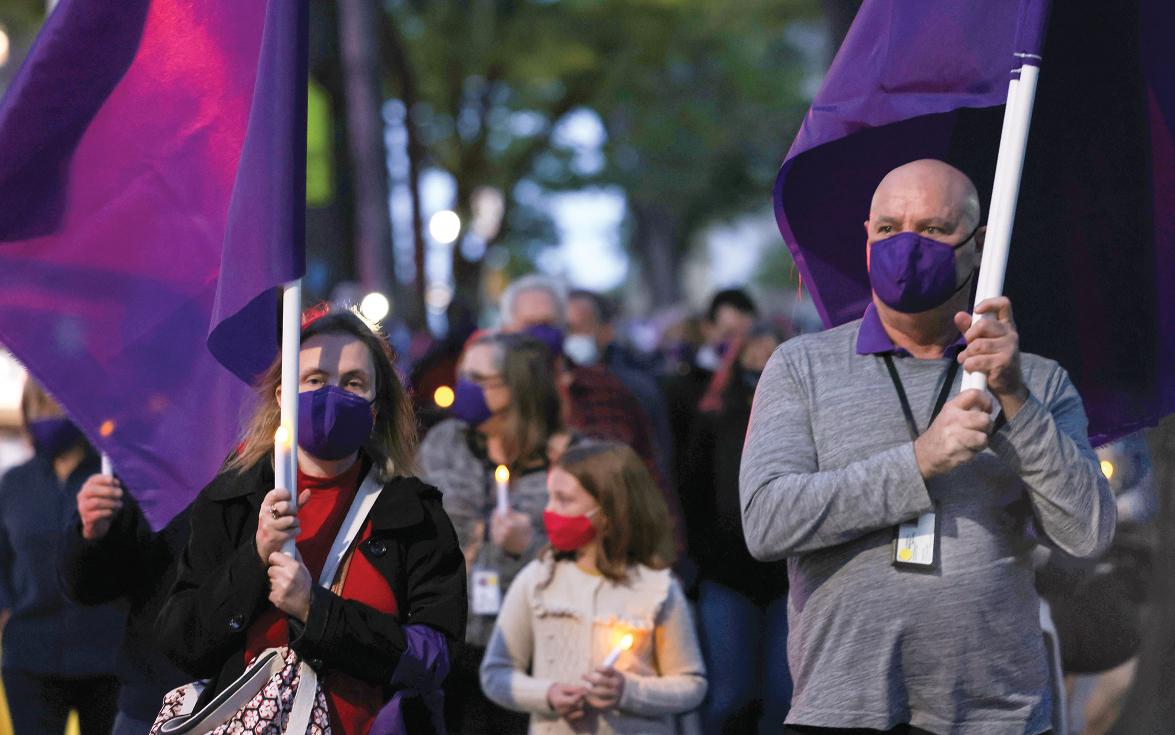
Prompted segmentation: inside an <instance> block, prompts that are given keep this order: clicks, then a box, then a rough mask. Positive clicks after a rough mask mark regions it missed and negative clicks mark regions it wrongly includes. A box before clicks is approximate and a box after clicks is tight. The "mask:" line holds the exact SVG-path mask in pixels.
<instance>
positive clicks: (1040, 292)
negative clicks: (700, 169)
mask: <svg viewBox="0 0 1175 735" xmlns="http://www.w3.org/2000/svg"><path fill="white" fill-rule="evenodd" d="M1173 16H1175V9H1170V8H1168V7H1166V6H1165V5H1164V4H1163V3H1161V2H1159V1H1158V0H1132V2H1125V3H1122V4H1113V5H1112V6H1109V5H1106V4H1102V3H1097V2H1095V1H1094V0H1068V1H1067V2H1065V3H1057V4H1054V6H1053V8H1052V12H1051V13H1050V12H1049V9H1048V4H1047V3H1046V2H1041V1H1039V0H989V1H985V2H962V1H961V0H950V1H949V2H939V3H932V4H914V3H904V2H900V0H866V1H865V3H864V4H863V5H862V7H861V10H860V12H859V13H858V15H857V18H856V19H855V21H854V23H853V26H852V28H851V30H850V31H849V33H848V36H847V37H846V38H845V41H844V44H843V45H842V46H841V49H840V51H839V53H838V54H837V56H836V59H835V60H834V61H833V64H832V67H831V68H830V69H829V72H828V75H827V77H826V78H825V81H824V83H823V86H822V87H821V89H820V91H819V92H818V94H817V96H816V98H815V100H814V101H813V103H812V108H811V110H810V111H809V113H808V115H807V117H806V118H805V120H804V123H803V126H802V127H801V129H800V132H799V134H798V135H797V136H796V139H795V142H794V143H793V145H792V147H791V149H790V150H789V152H788V154H787V156H786V158H785V160H784V163H783V165H782V167H781V169H780V172H779V176H778V178H777V179H776V186H775V192H774V202H775V214H776V220H777V222H778V224H779V228H780V231H781V233H782V234H783V237H784V240H785V241H786V242H787V245H788V247H789V248H790V250H791V252H792V255H793V256H794V258H795V262H796V265H797V267H798V268H799V270H800V273H801V274H802V276H803V279H804V283H805V285H806V287H807V288H808V290H809V292H810V293H811V295H812V298H813V300H814V302H815V304H816V307H817V309H818V311H819V313H820V315H821V318H822V319H823V320H824V323H825V325H827V326H832V325H835V324H842V323H844V322H846V321H851V320H853V319H857V318H859V317H860V316H861V314H862V312H863V311H864V308H865V306H866V305H867V304H868V303H869V299H870V289H869V281H868V276H867V273H866V270H865V232H864V227H863V222H864V221H865V219H866V218H867V217H868V212H869V201H870V197H871V195H872V192H873V189H874V188H875V187H876V185H877V183H878V182H879V181H880V180H881V178H882V176H884V175H885V173H886V172H888V171H889V170H891V169H893V168H895V167H896V166H899V165H901V164H903V163H906V162H908V161H912V160H915V159H919V158H939V159H943V160H946V161H948V162H950V163H952V164H954V165H955V166H958V167H959V168H961V169H962V170H963V171H965V172H966V173H968V174H969V175H970V176H971V178H972V179H973V180H974V181H975V183H976V185H977V186H978V187H979V190H980V196H981V198H984V199H986V198H987V197H988V196H989V195H990V192H991V183H992V179H993V174H994V169H995V161H996V152H997V150H998V145H999V136H1000V128H1001V123H1002V118H1003V104H1004V101H1005V100H1006V98H1007V89H1008V80H1009V72H1010V71H1011V70H1013V68H1018V67H1019V66H1020V65H1022V64H1025V63H1028V64H1039V65H1040V66H1041V74H1040V83H1039V87H1038V91H1037V100H1036V107H1035V111H1034V116H1033V123H1032V131H1031V133H1030V135H1029V143H1028V154H1027V159H1026V161H1025V170H1024V175H1023V179H1022V183H1021V194H1020V204H1019V207H1018V210H1017V217H1016V222H1015V227H1014V230H1013V236H1012V249H1011V255H1010V260H1009V265H1008V275H1007V279H1006V282H1005V291H1006V293H1007V294H1008V296H1009V297H1010V298H1011V299H1012V302H1013V305H1014V307H1015V312H1016V319H1017V323H1018V326H1019V328H1020V332H1021V345H1022V346H1023V348H1024V349H1026V350H1028V351H1031V352H1036V353H1040V354H1044V355H1046V356H1049V357H1052V358H1054V359H1057V360H1058V361H1060V362H1061V364H1062V365H1063V366H1064V367H1065V368H1066V369H1067V370H1068V371H1069V372H1070V374H1071V375H1072V377H1073V379H1074V381H1075V382H1076V384H1077V387H1078V389H1079V390H1080V391H1081V394H1082V396H1083V398H1084V399H1085V403H1086V411H1087V413H1088V415H1089V418H1090V436H1091V438H1092V439H1093V441H1094V442H1095V443H1102V442H1105V441H1109V440H1111V439H1113V438H1115V437H1117V436H1121V435H1123V434H1125V433H1128V432H1130V431H1133V430H1135V429H1138V428H1141V427H1143V426H1146V425H1150V424H1153V423H1154V422H1155V421H1156V420H1157V419H1158V418H1160V417H1162V416H1164V415H1166V414H1168V413H1171V412H1172V411H1175V354H1173V346H1172V342H1173V341H1175V294H1173V291H1175V267H1173V263H1172V260H1173V258H1175V219H1173V218H1175V186H1172V182H1170V181H1164V178H1167V179H1169V178H1170V173H1169V171H1170V168H1169V166H1168V165H1165V164H1162V163H1161V161H1162V160H1163V159H1161V156H1162V155H1164V151H1166V155H1169V154H1170V150H1171V149H1170V144H1169V143H1170V138H1171V131H1172V123H1175V116H1173V115H1172V113H1175V110H1173V109H1171V105H1172V103H1173V102H1175V98H1173V96H1172V94H1171V92H1172V90H1171V89H1169V88H1170V87H1171V82H1170V81H1168V80H1169V79H1170V78H1171V77H1172V72H1173V71H1175V51H1173V49H1175V47H1172V46H1171V44H1170V43H1167V44H1166V45H1163V44H1162V43H1159V42H1155V41H1154V39H1156V38H1162V37H1163V36H1162V35H1160V34H1162V33H1170V32H1171V31H1172V30H1175V24H1173V22H1172V21H1173ZM1046 31H1047V32H1046ZM1148 39H1149V40H1148ZM1042 56H1043V62H1041V61H1040V58H1041V57H1042ZM1164 146H1167V148H1166V149H1164ZM985 211H986V207H985Z"/></svg>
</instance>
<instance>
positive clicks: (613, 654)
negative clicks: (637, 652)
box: [600, 633, 632, 669]
mask: <svg viewBox="0 0 1175 735" xmlns="http://www.w3.org/2000/svg"><path fill="white" fill-rule="evenodd" d="M630 648H632V633H625V634H624V637H623V638H621V639H620V642H619V643H617V644H616V647H615V648H613V649H612V650H611V651H610V652H609V653H608V656H607V657H606V658H605V659H604V661H603V663H601V664H600V666H602V667H603V668H605V669H610V668H612V667H613V666H615V665H616V661H617V660H618V659H619V658H620V654H622V653H624V652H625V651H627V650H628V649H630Z"/></svg>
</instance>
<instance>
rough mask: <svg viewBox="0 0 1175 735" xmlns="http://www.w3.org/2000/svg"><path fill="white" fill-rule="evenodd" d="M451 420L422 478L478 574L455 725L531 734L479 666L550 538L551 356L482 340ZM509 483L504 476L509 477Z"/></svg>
mask: <svg viewBox="0 0 1175 735" xmlns="http://www.w3.org/2000/svg"><path fill="white" fill-rule="evenodd" d="M455 393H456V400H455V401H454V404H453V407H452V415H453V416H452V418H449V419H446V420H445V421H442V422H441V423H439V424H437V425H436V426H435V427H433V429H432V430H431V431H430V432H429V433H428V435H427V436H426V437H425V439H424V442H423V443H422V445H421V449H420V463H421V466H422V468H423V476H424V478H425V479H426V480H427V481H428V482H431V483H433V484H434V485H436V486H437V487H439V488H441V490H442V491H443V493H444V504H445V510H447V511H448V513H449V515H450V517H452V519H453V523H454V525H455V526H456V527H457V537H458V539H460V541H461V548H462V550H463V551H464V552H465V559H466V563H467V565H468V567H469V573H470V590H471V593H472V599H471V603H472V604H471V612H472V613H473V614H472V616H471V618H470V621H469V628H468V630H467V632H466V644H467V645H466V646H465V648H464V650H463V653H462V654H461V655H460V657H459V658H458V659H457V662H456V665H455V666H454V670H453V676H452V681H453V684H454V687H457V688H460V689H461V691H462V692H463V695H462V697H461V698H460V699H459V700H458V699H456V698H453V699H450V700H449V707H448V709H449V712H448V719H449V723H450V725H451V726H452V727H453V728H454V729H456V730H460V732H462V733H478V732H486V733H500V732H508V731H515V730H517V728H518V727H520V726H521V727H525V720H524V719H523V718H519V717H517V716H516V715H513V713H509V712H504V711H502V710H501V709H500V708H498V707H496V706H494V705H493V704H492V703H490V702H489V701H488V700H486V699H485V698H484V697H483V696H482V695H481V689H480V687H479V686H478V683H477V681H478V680H477V676H478V674H477V671H478V666H480V664H481V657H482V655H483V654H484V652H485V645H486V643H487V642H488V641H489V636H490V631H491V630H492V628H493V623H494V618H495V617H496V616H497V612H498V606H499V604H500V602H501V595H502V594H504V593H505V591H506V589H507V588H508V587H509V586H510V583H511V581H512V580H513V579H514V576H515V575H516V574H517V573H518V571H519V570H520V569H521V568H522V567H523V566H525V565H526V564H527V563H528V562H529V561H531V560H532V559H534V558H535V556H536V555H537V554H538V552H539V550H540V549H542V548H543V546H545V545H546V535H545V534H544V533H543V531H542V514H543V508H544V507H545V506H546V504H547V488H546V476H547V468H548V466H549V465H550V462H551V460H552V459H553V458H554V457H556V456H557V455H558V453H559V452H560V451H561V450H562V449H563V448H564V447H565V445H566V443H567V441H568V435H567V434H566V433H565V432H564V431H563V428H562V424H561V421H560V412H559V405H560V404H559V393H558V390H557V389H556V386H555V379H554V374H553V371H552V366H551V357H550V352H549V351H548V350H547V348H546V347H545V346H544V345H543V344H542V343H541V342H539V341H537V340H535V339H533V338H530V337H527V336H525V335H521V334H483V335H480V336H475V337H474V338H473V339H472V340H471V341H470V343H469V344H468V345H467V347H466V349H465V352H464V354H463V355H462V357H461V361H460V363H459V366H458V381H457V385H456V390H455ZM499 466H504V467H505V468H506V469H507V470H508V471H509V479H508V481H507V482H506V485H507V488H506V489H507V505H508V507H507V508H506V509H505V512H502V511H501V510H500V509H499V508H498V501H497V496H498V478H496V477H495V475H496V474H497V473H498V467H499ZM503 479H504V478H503Z"/></svg>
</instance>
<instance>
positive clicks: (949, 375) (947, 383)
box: [881, 353, 959, 439]
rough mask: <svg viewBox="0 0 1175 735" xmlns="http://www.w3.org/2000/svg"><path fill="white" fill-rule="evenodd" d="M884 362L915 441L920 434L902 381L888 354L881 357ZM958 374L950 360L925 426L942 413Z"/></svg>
mask: <svg viewBox="0 0 1175 735" xmlns="http://www.w3.org/2000/svg"><path fill="white" fill-rule="evenodd" d="M881 357H882V359H884V360H885V367H886V368H888V369H889V378H890V380H892V381H893V387H894V390H896V391H897V392H898V401H900V402H901V404H902V413H903V414H905V416H906V426H908V427H909V428H910V438H911V439H917V438H918V437H919V436H921V434H922V432H920V431H918V424H917V423H916V422H915V421H914V411H913V410H912V409H911V408H910V399H909V398H907V397H906V389H905V388H904V387H902V379H901V377H899V376H898V369H897V367H895V366H894V364H893V357H891V356H890V355H889V354H888V353H886V354H884V355H882V356H881ZM958 373H959V361H958V360H951V364H950V365H947V369H946V370H945V371H943V375H944V377H945V380H943V382H942V390H940V391H939V392H938V400H937V401H935V402H934V412H933V413H931V414H930V423H929V424H927V425H926V427H927V428H930V424H933V423H934V420H935V419H936V418H938V414H939V412H940V411H942V407H943V406H945V405H946V402H947V396H949V395H950V394H951V388H952V387H953V386H954V384H955V376H956V375H958Z"/></svg>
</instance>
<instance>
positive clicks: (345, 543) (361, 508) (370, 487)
mask: <svg viewBox="0 0 1175 735" xmlns="http://www.w3.org/2000/svg"><path fill="white" fill-rule="evenodd" d="M381 490H383V484H382V483H381V482H380V481H379V473H378V472H376V468H375V466H374V465H373V466H372V468H371V469H370V470H368V472H367V477H366V478H364V480H363V483H362V484H361V485H360V486H359V490H358V491H357V492H356V493H355V499H354V500H352V501H351V508H350V509H349V510H348V511H347V516H346V517H345V518H344V519H343V525H342V526H341V527H340V528H339V533H338V535H337V536H335V540H334V543H333V544H331V547H330V551H329V552H327V555H326V561H325V562H324V563H323V565H322V573H321V574H319V575H318V583H319V584H320V585H322V586H323V587H330V586H331V584H332V583H333V582H334V581H335V575H336V573H337V572H338V571H339V567H340V566H342V564H343V560H344V559H345V558H346V557H347V555H348V552H349V551H350V550H351V544H352V543H353V542H354V540H355V539H356V538H358V537H359V532H360V531H361V530H363V524H364V522H366V521H367V514H368V513H370V512H371V507H372V506H373V505H375V501H376V499H377V498H378V497H379V493H380V491H381Z"/></svg>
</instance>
